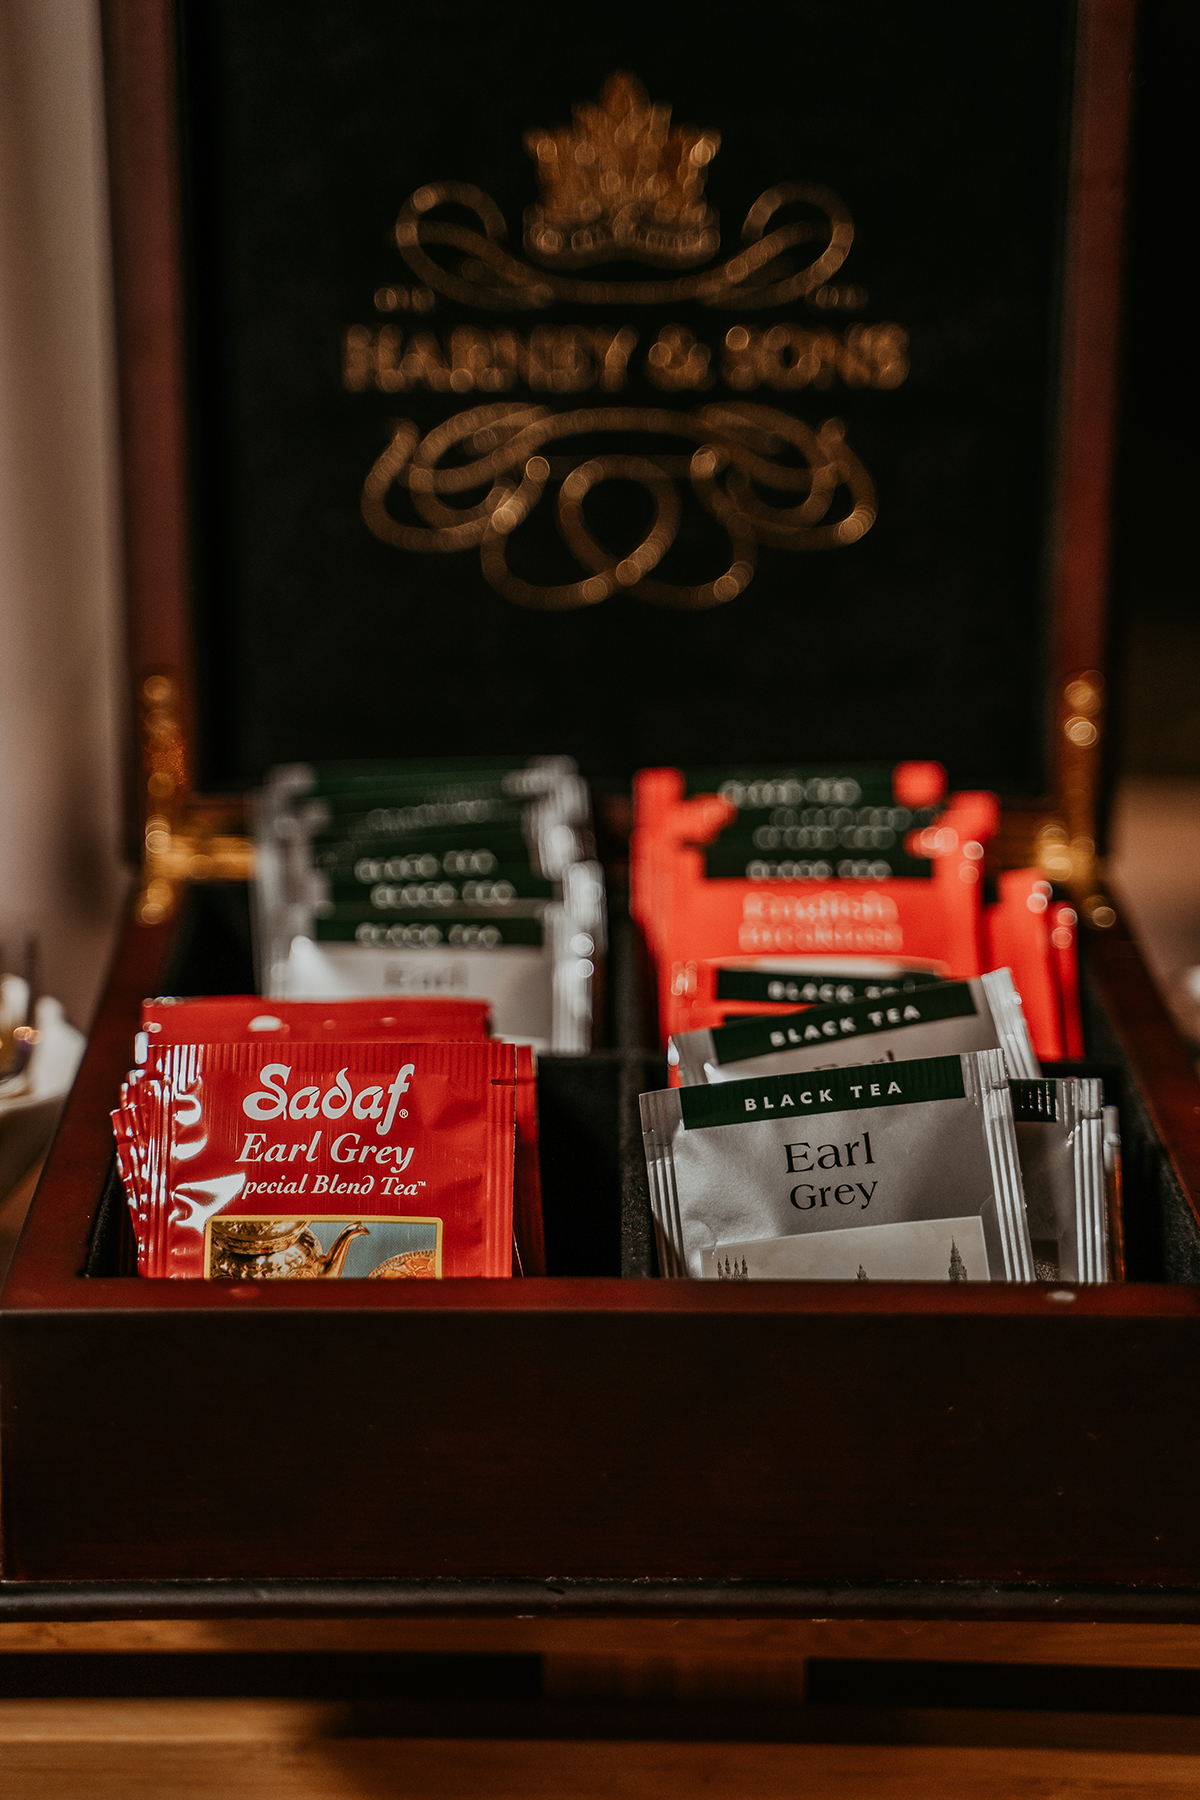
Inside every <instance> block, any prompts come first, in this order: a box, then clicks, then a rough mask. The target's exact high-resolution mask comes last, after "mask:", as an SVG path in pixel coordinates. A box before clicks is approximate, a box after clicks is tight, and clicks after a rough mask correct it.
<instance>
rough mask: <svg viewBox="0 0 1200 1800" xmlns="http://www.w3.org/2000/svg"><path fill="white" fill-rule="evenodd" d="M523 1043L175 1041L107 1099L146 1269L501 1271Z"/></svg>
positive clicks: (394, 1273)
mask: <svg viewBox="0 0 1200 1800" xmlns="http://www.w3.org/2000/svg"><path fill="white" fill-rule="evenodd" d="M515 1097H516V1052H515V1051H514V1048H513V1046H512V1045H509V1044H500V1043H496V1042H494V1041H492V1040H484V1041H477V1042H467V1041H464V1042H457V1043H427V1042H411V1043H390V1042H385V1043H379V1042H363V1043H349V1044H347V1043H333V1044H330V1043H311V1042H308V1043H306V1042H292V1043H287V1044H280V1042H279V1041H278V1040H272V1039H267V1040H265V1041H262V1042H258V1043H215V1044H175V1045H165V1046H162V1047H156V1048H154V1049H152V1050H151V1051H150V1052H149V1055H148V1059H147V1063H146V1066H145V1068H144V1069H143V1070H140V1071H137V1072H136V1073H135V1074H134V1075H133V1076H132V1077H131V1078H130V1080H129V1082H127V1083H126V1086H125V1089H124V1090H123V1093H122V1105H121V1106H120V1108H118V1110H117V1112H116V1113H114V1115H113V1124H114V1130H115V1132H116V1135H117V1146H118V1165H119V1168H120V1172H121V1175H122V1178H123V1180H124V1181H125V1184H126V1191H127V1194H128V1195H129V1199H130V1206H131V1211H132V1213H133V1217H134V1226H135V1234H136V1236H137V1241H138V1272H139V1274H142V1275H150V1276H168V1277H193V1278H196V1277H201V1278H209V1279H212V1278H243V1279H244V1278H250V1279H276V1278H280V1277H282V1278H290V1279H306V1278H313V1277H321V1276H342V1277H343V1278H345V1277H348V1276H355V1275H360V1276H367V1277H370V1278H376V1279H379V1278H382V1279H401V1278H406V1277H414V1276H416V1277H425V1278H437V1277H440V1276H443V1275H445V1276H470V1275H485V1276H506V1275H509V1274H510V1273H511V1269H512V1233H513V1158H514V1119H515Z"/></svg>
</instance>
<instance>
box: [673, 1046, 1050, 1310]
mask: <svg viewBox="0 0 1200 1800" xmlns="http://www.w3.org/2000/svg"><path fill="white" fill-rule="evenodd" d="M641 1113H642V1136H643V1142H644V1145H645V1151H646V1165H647V1169H648V1172H649V1183H650V1203H651V1209H652V1212H653V1215H654V1221H655V1227H656V1232H657V1238H658V1248H659V1259H660V1263H661V1266H662V1269H663V1272H664V1273H665V1274H667V1275H672V1276H682V1275H691V1276H710V1277H712V1276H718V1275H720V1276H725V1275H726V1274H727V1273H729V1274H731V1275H732V1274H733V1273H736V1275H737V1276H738V1278H739V1279H747V1280H748V1279H770V1278H789V1279H810V1280H839V1279H846V1280H854V1279H860V1276H859V1269H860V1267H861V1268H862V1270H863V1271H864V1274H863V1276H862V1277H861V1278H865V1279H872V1278H875V1279H887V1280H977V1281H1030V1280H1032V1279H1033V1257H1032V1251H1031V1248H1030V1239H1029V1231H1028V1227H1027V1224H1026V1219H1025V1202H1024V1194H1023V1191H1022V1186H1021V1174H1020V1169H1019V1166H1018V1156H1017V1143H1016V1132H1015V1128H1014V1122H1013V1108H1012V1100H1011V1097H1010V1094H1009V1086H1008V1073H1007V1070H1006V1068H1005V1063H1004V1057H1003V1054H1002V1053H1001V1052H1000V1051H999V1050H984V1051H973V1052H966V1053H963V1054H961V1055H958V1056H938V1057H924V1058H920V1059H916V1060H913V1061H906V1062H897V1063H888V1064H883V1065H880V1064H877V1063H868V1064H864V1065H855V1066H852V1067H849V1068H840V1069H832V1070H821V1071H809V1072H798V1073H797V1072H793V1073H789V1074H784V1075H764V1076H760V1077H758V1078H751V1079H746V1080H739V1081H725V1082H718V1083H713V1084H710V1085H706V1086H696V1087H688V1088H667V1089H663V1090H660V1091H658V1092H655V1093H649V1094H643V1095H642V1096H641ZM881 1233H882V1235H880V1234H881ZM726 1262H728V1264H729V1270H728V1271H727V1270H726V1268H725V1264H726Z"/></svg>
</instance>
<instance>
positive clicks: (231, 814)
mask: <svg viewBox="0 0 1200 1800" xmlns="http://www.w3.org/2000/svg"><path fill="white" fill-rule="evenodd" d="M137 699H138V711H139V726H140V731H139V737H140V741H141V763H142V784H141V785H142V816H143V819H144V825H143V830H142V868H141V877H140V880H139V882H138V893H137V899H136V901H135V902H134V918H135V919H136V920H137V922H138V923H139V924H140V925H162V924H164V923H165V922H166V921H167V920H168V919H169V918H170V917H171V916H172V914H173V913H174V911H175V908H176V906H177V905H178V903H179V893H180V889H181V888H182V887H183V885H184V884H185V883H186V882H189V881H248V880H249V878H250V876H251V874H252V872H253V868H254V846H253V844H252V843H251V841H250V839H249V838H248V837H246V836H245V834H244V833H243V832H242V831H241V830H240V829H238V828H239V827H240V826H241V825H242V823H243V817H244V810H243V807H242V804H241V802H240V801H239V800H230V801H227V802H225V801H209V800H196V799H194V798H192V797H191V795H190V794H189V792H188V786H189V783H188V754H187V739H186V736H185V734H184V729H183V722H182V717H181V705H180V701H181V694H180V687H179V683H178V681H177V680H176V679H175V677H174V676H172V675H166V674H161V673H156V674H153V675H147V676H146V677H145V678H144V679H143V680H142V681H141V683H140V684H139V686H138V693H137Z"/></svg>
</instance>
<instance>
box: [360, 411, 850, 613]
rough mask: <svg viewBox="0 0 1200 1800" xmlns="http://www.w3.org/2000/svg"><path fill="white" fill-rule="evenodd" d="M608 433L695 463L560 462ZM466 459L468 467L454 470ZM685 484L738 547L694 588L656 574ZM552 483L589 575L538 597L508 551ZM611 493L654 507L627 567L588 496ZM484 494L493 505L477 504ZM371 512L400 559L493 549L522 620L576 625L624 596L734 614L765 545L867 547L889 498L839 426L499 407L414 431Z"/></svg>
mask: <svg viewBox="0 0 1200 1800" xmlns="http://www.w3.org/2000/svg"><path fill="white" fill-rule="evenodd" d="M606 433H618V434H620V435H621V436H622V437H625V438H627V437H628V436H629V435H630V434H631V433H638V434H646V435H652V436H655V437H658V438H661V437H664V436H666V437H675V438H682V439H684V440H688V441H690V444H691V445H693V446H694V448H692V449H690V450H689V452H688V453H687V454H686V455H682V456H673V457H670V456H666V455H664V454H662V453H661V452H660V453H658V454H655V455H652V456H642V455H635V454H630V453H629V452H628V450H627V449H625V448H621V449H620V450H613V451H602V450H601V451H593V452H592V453H591V454H589V455H586V456H585V457H584V458H583V460H577V459H575V458H573V457H571V456H570V455H568V456H564V457H555V458H553V460H551V459H550V458H549V456H548V455H547V452H548V451H550V450H551V449H552V447H553V446H554V444H555V443H556V442H558V441H560V440H567V439H571V438H577V437H586V438H587V439H589V441H591V440H594V439H595V438H596V437H598V436H599V437H603V435H604V434H606ZM451 456H454V457H456V458H463V457H466V458H468V459H469V460H466V461H453V462H451V461H448V460H447V459H448V458H450V457H451ZM681 478H682V479H684V480H686V481H687V482H688V484H689V485H690V488H691V491H692V493H693V494H694V496H695V497H696V499H697V500H698V501H699V503H700V505H701V506H702V507H703V508H704V509H705V511H706V512H707V513H708V514H709V516H710V517H711V518H713V519H715V520H716V521H717V523H718V524H719V525H720V526H722V527H723V529H724V531H725V534H726V536H727V538H728V542H729V555H728V562H727V564H726V566H725V567H724V568H723V569H720V570H718V572H717V573H716V574H714V576H713V577H712V579H711V580H709V581H706V582H701V583H698V584H694V585H690V586H687V585H681V584H678V583H675V582H669V581H664V580H662V579H660V578H659V577H658V576H657V575H655V573H654V571H655V570H656V569H657V568H658V566H659V564H660V563H661V562H662V560H663V557H664V556H665V555H666V553H667V551H668V549H669V548H670V546H671V544H672V543H673V542H674V539H675V535H676V532H677V530H678V527H679V521H680V513H681V503H680V496H679V490H678V488H677V486H676V483H677V481H678V480H679V479H681ZM552 479H557V480H558V482H559V484H560V485H559V487H558V490H557V494H556V497H555V508H556V519H557V525H558V529H559V533H560V535H561V536H562V538H563V540H564V542H565V543H566V544H567V546H568V548H569V549H570V550H571V552H572V553H573V555H574V556H575V557H576V559H577V561H578V562H579V563H580V564H581V565H582V566H583V568H584V570H585V571H586V573H585V574H584V575H583V576H581V578H580V579H579V580H577V581H573V582H567V583H562V584H559V585H555V586H539V585H537V584H535V583H532V582H528V581H525V580H523V579H522V578H521V577H520V576H519V575H517V574H515V573H514V572H513V570H512V568H511V566H510V563H509V556H508V541H509V539H510V538H511V536H512V533H513V532H514V531H515V530H516V529H517V527H518V526H519V525H522V524H523V523H524V522H525V521H526V520H527V519H528V518H529V517H530V515H531V514H532V513H533V511H534V509H535V508H536V507H537V506H538V504H539V502H540V501H541V499H542V497H543V494H544V493H545V490H546V487H547V485H548V484H549V483H550V481H551V480H552ZM610 480H624V481H633V482H636V483H637V484H638V485H639V486H641V487H643V488H645V490H646V491H647V493H648V494H649V496H650V500H651V504H652V508H653V518H652V521H651V524H650V527H649V529H648V531H647V532H646V533H645V535H644V536H643V538H642V539H641V541H640V542H639V543H637V544H635V545H633V546H630V547H625V548H623V549H621V550H620V551H616V552H613V551H610V550H608V549H606V548H605V547H604V546H603V545H602V544H601V543H599V541H598V540H597V539H596V537H595V536H594V535H593V533H592V531H591V529H590V527H589V526H588V523H587V520H586V518H585V516H584V501H585V499H586V497H587V495H588V494H589V493H590V492H591V491H592V490H593V489H594V488H595V487H597V486H598V485H599V484H600V483H601V482H604V481H610ZM393 489H401V490H404V491H406V492H407V495H408V498H409V500H410V502H411V504H412V508H413V511H414V512H415V513H416V515H417V517H418V519H419V520H420V521H422V522H421V523H418V524H407V523H405V522H403V521H402V520H400V519H398V518H397V517H396V516H395V515H394V514H393V513H392V512H391V511H390V510H389V507H388V499H389V496H390V495H391V493H392V490H393ZM481 489H486V492H484V494H483V497H482V499H472V498H471V496H473V495H476V494H478V493H479V492H480V490H481ZM762 490H766V491H767V492H770V493H774V494H775V495H782V496H786V497H787V500H786V503H785V504H772V502H771V501H770V500H768V499H766V498H764V497H763V493H762ZM839 496H841V498H839ZM455 500H457V501H458V502H459V503H458V504H454V503H453V502H454V501H455ZM464 501H465V502H466V503H465V504H464V503H463V502H464ZM362 512H363V518H364V519H365V521H366V523H367V525H368V527H369V528H370V530H371V531H372V532H373V533H374V535H375V536H376V537H378V538H380V539H382V541H383V542H384V543H388V544H393V545H395V546H396V547H397V548H398V549H402V550H410V551H423V552H435V553H438V552H440V553H447V552H454V551H460V550H469V549H478V551H479V555H480V563H481V566H482V570H483V573H484V575H485V576H486V578H487V580H488V581H489V582H490V583H491V585H492V587H494V588H495V589H496V590H497V592H498V593H500V594H502V595H503V596H504V597H505V599H507V600H510V601H512V602H513V603H514V604H516V605H518V606H524V607H530V608H535V609H537V610H539V611H564V610H570V609H574V608H577V607H583V606H594V605H596V604H597V603H598V602H600V601H602V600H606V599H607V598H608V597H609V595H610V594H613V593H616V592H618V591H619V590H622V589H623V590H625V591H626V592H628V593H630V594H632V595H634V596H635V597H636V598H637V599H640V600H646V601H649V602H651V603H652V604H653V605H656V606H668V607H676V608H682V609H687V610H697V609H702V608H705V607H711V606H719V605H721V604H722V602H724V601H727V600H732V599H733V598H734V597H735V596H736V595H737V594H740V593H742V592H743V591H744V590H745V588H747V587H748V586H749V584H750V582H751V580H752V579H753V575H754V567H755V559H756V555H757V549H758V546H759V545H760V544H766V545H769V546H771V547H772V548H776V549H782V550H792V551H810V550H827V549H834V548H837V547H838V546H841V545H847V544H853V543H855V542H857V540H858V539H859V538H861V537H862V536H863V535H864V534H865V533H866V532H867V531H869V530H870V528H871V526H872V524H873V523H874V521H875V491H874V488H873V486H872V483H871V478H870V476H869V475H868V474H867V471H866V470H865V469H864V467H863V465H862V464H861V463H860V462H859V460H858V458H857V457H856V456H855V455H854V453H853V452H852V451H851V450H850V448H849V446H848V445H847V443H846V441H845V436H844V433H843V429H842V425H841V422H840V421H839V420H837V419H830V420H827V421H826V422H825V424H823V425H822V426H821V427H820V428H819V429H817V430H813V429H812V427H811V426H808V425H805V424H803V423H802V422H801V421H800V420H797V419H794V418H792V417H790V416H789V415H788V414H787V413H783V412H779V411H777V410H776V409H774V408H772V407H766V406H755V405H751V404H749V403H747V402H743V401H730V402H725V403H722V404H719V405H710V406H704V407H700V408H698V409H697V410H696V411H695V412H693V413H678V412H670V411H667V410H665V409H663V410H659V409H656V408H641V407H597V408H585V409H581V410H579V411H576V412H570V413H562V414H558V415H555V414H553V413H550V412H549V411H547V409H546V408H545V407H540V406H534V405H521V404H513V403H510V402H500V403H496V404H493V405H489V406H478V407H472V408H470V409H468V410H467V411H464V412H461V413H459V414H457V415H456V416H455V417H454V418H452V419H449V420H447V421H446V422H445V423H444V424H442V425H438V426H436V427H435V428H434V429H433V430H432V431H430V432H428V433H427V434H426V436H425V437H423V438H422V437H421V436H420V433H419V431H418V429H417V427H416V426H415V425H414V424H413V423H412V422H411V421H410V420H406V419H405V420H401V421H400V422H399V424H398V425H397V426H396V429H395V432H394V434H393V437H392V440H391V442H390V444H389V445H388V447H387V449H386V450H385V451H384V452H383V454H382V456H380V457H379V459H378V461H377V462H376V463H375V465H374V467H373V468H372V470H371V472H370V474H369V475H368V477H367V481H366V484H365V486H364V489H363V500H362Z"/></svg>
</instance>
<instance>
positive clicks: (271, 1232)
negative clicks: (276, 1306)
mask: <svg viewBox="0 0 1200 1800" xmlns="http://www.w3.org/2000/svg"><path fill="white" fill-rule="evenodd" d="M311 1226H312V1220H311V1219H238V1218H233V1219H230V1218H226V1219H214V1220H213V1223H212V1227H211V1231H212V1239H211V1243H210V1246H209V1264H208V1272H209V1275H210V1277H211V1278H212V1279H214V1280H234V1281H326V1280H334V1281H336V1280H337V1279H338V1278H339V1277H340V1275H341V1273H342V1270H343V1269H344V1268H345V1265H346V1257H347V1256H348V1254H349V1252H350V1246H351V1244H352V1243H353V1242H354V1240H355V1238H360V1237H370V1235H371V1229H370V1226H369V1225H364V1224H363V1222H362V1220H361V1219H359V1220H357V1221H356V1222H355V1223H354V1224H353V1225H347V1226H346V1228H345V1230H344V1231H341V1232H339V1234H338V1236H337V1237H336V1238H335V1239H334V1242H333V1244H332V1246H331V1247H330V1249H329V1250H328V1251H325V1250H323V1249H322V1248H321V1245H320V1243H319V1242H318V1240H317V1238H316V1237H315V1235H314V1234H313V1231H312V1229H311ZM435 1264H436V1257H435V1254H434V1252H433V1251H432V1250H408V1251H402V1252H401V1253H400V1254H399V1255H397V1256H389V1257H387V1258H385V1260H384V1261H383V1262H380V1263H376V1265H375V1267H374V1268H373V1269H370V1270H368V1279H369V1280H384V1281H398V1280H405V1279H412V1278H414V1277H415V1278H418V1279H420V1278H422V1277H424V1278H427V1279H428V1278H431V1277H434V1276H436V1273H437V1271H436V1266H435Z"/></svg>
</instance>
